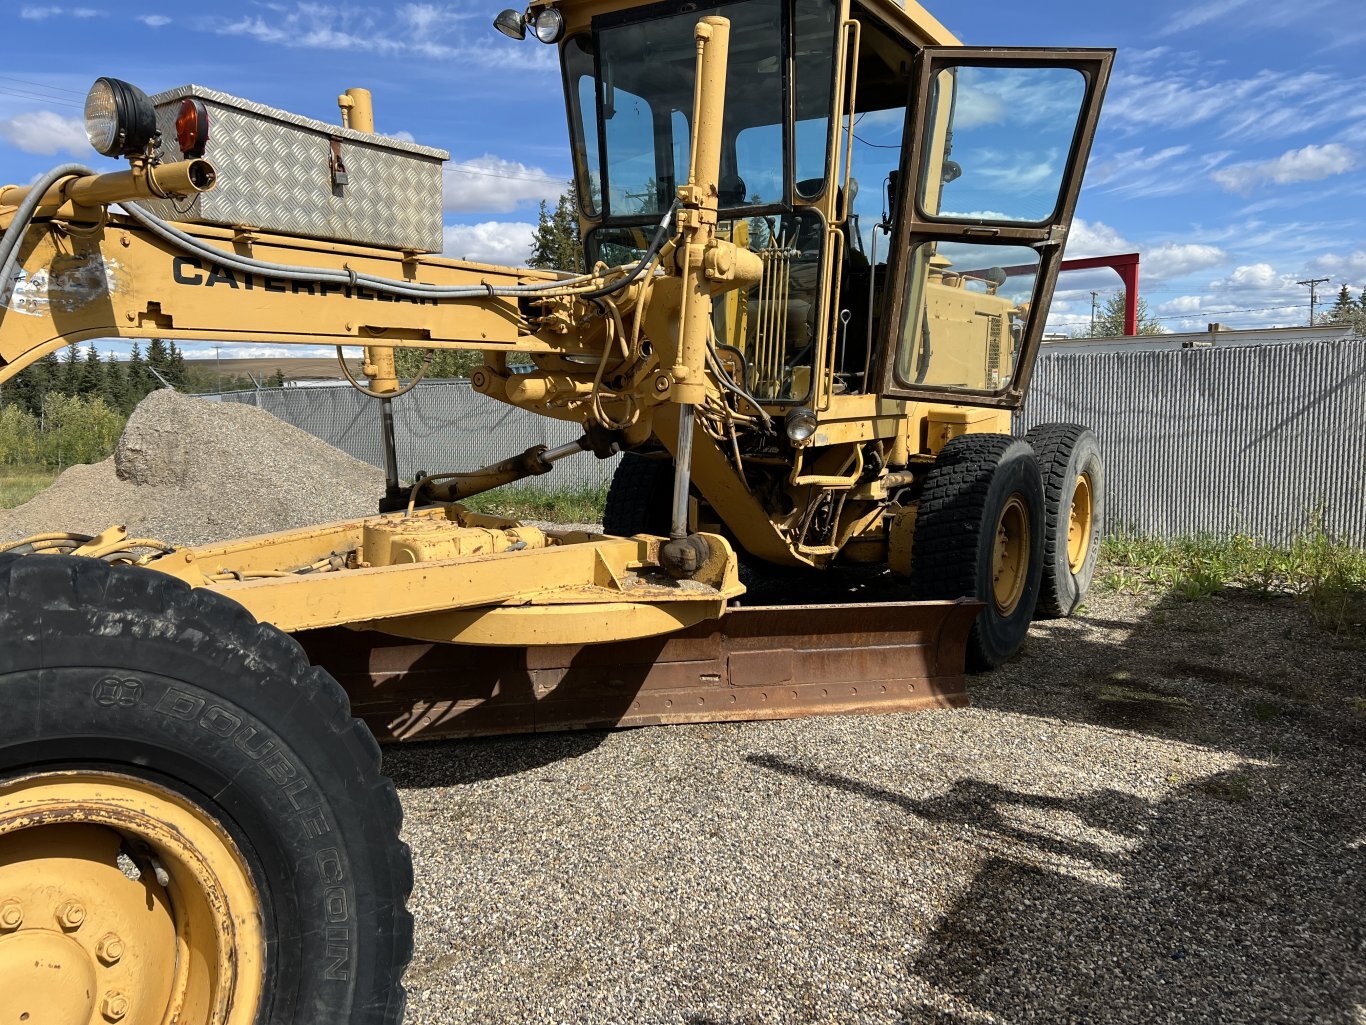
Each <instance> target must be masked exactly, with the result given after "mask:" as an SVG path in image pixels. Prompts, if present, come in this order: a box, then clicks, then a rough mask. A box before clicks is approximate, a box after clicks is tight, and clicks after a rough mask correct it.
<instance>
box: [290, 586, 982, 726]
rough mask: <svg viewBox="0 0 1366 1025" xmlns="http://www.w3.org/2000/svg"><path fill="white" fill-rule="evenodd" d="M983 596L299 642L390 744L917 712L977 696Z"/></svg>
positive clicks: (340, 634)
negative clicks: (559, 636)
mask: <svg viewBox="0 0 1366 1025" xmlns="http://www.w3.org/2000/svg"><path fill="white" fill-rule="evenodd" d="M981 607H982V606H981V603H980V602H975V601H967V600H963V601H957V602H879V603H875V604H840V605H785V606H754V607H749V608H732V609H729V610H728V611H727V612H726V614H725V615H724V616H723V617H722V618H721V619H719V620H712V621H710V622H706V623H701V624H698V625H697V626H695V627H692V628H690V629H687V630H682V631H679V632H678V633H674V634H669V635H667V636H664V637H654V638H647V639H643V640H633V641H621V642H614V643H608V644H594V645H579V646H557V647H532V648H525V647H522V648H517V647H474V646H468V645H456V644H431V643H427V642H420V641H410V640H405V639H403V638H398V637H392V636H389V635H387V634H381V633H375V632H372V631H365V632H357V631H352V630H347V629H345V628H341V627H334V628H329V629H326V630H311V631H305V632H302V633H299V634H296V637H297V639H298V640H299V641H300V643H302V644H303V646H304V648H305V650H306V651H307V652H308V655H309V658H310V659H312V660H313V661H314V662H315V663H316V664H318V665H320V666H322V667H323V668H325V669H326V670H327V671H328V672H330V673H331V674H332V675H333V676H335V677H336V678H337V679H338V680H339V681H341V684H342V686H343V687H345V688H346V690H347V693H348V694H349V695H350V697H351V705H352V710H353V712H354V714H355V715H357V716H359V717H360V718H362V719H364V720H365V722H366V723H367V724H368V725H369V726H370V728H371V729H372V730H373V731H374V732H375V735H376V736H377V737H378V738H379V739H380V740H381V741H403V740H434V739H438V738H442V737H460V736H479V735H486V734H497V733H531V732H537V731H549V730H574V729H599V728H610V727H614V726H645V725H654V724H663V723H700V722H722V721H739V720H750V719H789V718H797V717H800V716H807V715H839V714H852V713H871V712H905V711H913V710H917V709H925V708H944V707H953V706H959V705H964V704H966V703H967V692H966V689H965V686H964V679H963V656H964V647H965V644H966V642H967V636H968V631H969V630H970V628H971V627H972V623H973V620H974V619H975V618H976V616H977V612H978V610H979V609H980V608H981Z"/></svg>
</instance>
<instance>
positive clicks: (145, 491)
mask: <svg viewBox="0 0 1366 1025" xmlns="http://www.w3.org/2000/svg"><path fill="white" fill-rule="evenodd" d="M383 490H384V474H383V472H382V471H380V470H378V469H376V468H375V467H373V466H371V465H369V464H368V463H363V462H361V461H360V460H357V459H353V458H351V457H350V456H349V455H347V454H346V453H345V452H342V451H340V450H339V449H335V448H333V447H332V446H331V445H328V444H327V443H325V442H322V441H319V440H318V439H317V438H315V437H313V435H311V434H307V433H305V432H304V431H301V430H299V429H298V428H296V427H292V426H291V425H289V424H287V423H285V422H284V421H283V420H280V419H277V418H276V417H274V416H272V415H271V414H269V413H267V412H265V411H263V410H260V409H257V408H255V407H254V406H245V405H242V404H240V403H236V402H209V401H206V400H204V399H194V398H189V397H187V396H184V395H179V394H177V393H176V392H173V391H169V390H162V391H156V392H153V393H152V394H150V395H148V396H147V398H145V399H143V401H142V402H141V403H140V404H139V405H138V407H137V409H135V410H134V411H133V415H132V416H131V417H130V418H129V420H128V426H127V427H126V428H125V430H124V432H123V437H122V438H121V439H120V440H119V445H118V449H117V451H116V452H115V454H114V455H113V456H111V457H110V458H109V459H106V460H105V461H104V462H102V463H94V464H90V465H81V466H73V467H71V468H70V469H69V470H67V471H66V472H64V473H63V474H62V475H61V476H60V477H58V478H57V480H56V481H54V482H53V484H52V486H51V487H49V488H48V489H47V490H45V491H43V492H42V493H41V494H39V495H38V496H37V497H35V498H34V499H33V500H32V501H30V502H27V503H25V504H24V505H21V506H19V507H18V508H17V509H12V510H10V511H8V512H3V511H0V541H6V540H13V539H15V538H20V537H25V536H27V535H29V534H35V533H38V532H40V531H48V530H71V531H76V532H78V533H84V534H95V533H98V532H99V531H101V530H103V529H104V528H106V527H108V526H111V525H113V524H116V523H121V524H125V525H127V527H128V529H129V531H130V533H132V534H134V535H137V536H141V537H146V536H151V537H157V538H161V539H162V540H165V541H170V542H173V543H177V544H202V543H204V542H207V541H218V540H222V539H225V538H231V537H239V536H245V535H250V534H262V533H267V532H270V531H275V530H286V529H288V528H291V527H303V526H307V525H309V524H313V523H325V522H327V521H329V520H338V519H345V518H346V517H349V516H357V515H366V514H369V513H373V512H374V511H375V503H376V502H377V500H378V498H379V496H380V494H381V493H382V492H383Z"/></svg>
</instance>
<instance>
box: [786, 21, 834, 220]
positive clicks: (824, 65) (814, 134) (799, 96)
mask: <svg viewBox="0 0 1366 1025" xmlns="http://www.w3.org/2000/svg"><path fill="white" fill-rule="evenodd" d="M835 15H836V11H835V5H834V4H833V3H831V2H830V0H795V3H794V5H793V16H792V96H793V103H794V106H795V108H796V125H795V132H794V135H793V143H792V144H793V151H794V152H793V157H794V163H795V170H796V183H797V184H796V189H797V195H799V196H801V197H802V198H803V199H815V198H816V197H817V196H819V195H820V194H821V192H822V191H824V188H825V165H826V161H827V159H828V157H829V147H830V105H831V96H830V93H831V84H832V82H833V81H834V68H835V36H836V26H835V21H836V17H835Z"/></svg>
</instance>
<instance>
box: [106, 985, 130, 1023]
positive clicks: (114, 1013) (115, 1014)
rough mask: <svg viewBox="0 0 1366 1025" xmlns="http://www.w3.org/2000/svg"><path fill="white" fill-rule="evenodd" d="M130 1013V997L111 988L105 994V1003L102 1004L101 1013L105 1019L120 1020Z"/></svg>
mask: <svg viewBox="0 0 1366 1025" xmlns="http://www.w3.org/2000/svg"><path fill="white" fill-rule="evenodd" d="M127 1013H128V998H127V997H126V996H124V995H123V994H122V993H120V992H119V991H118V990H110V991H109V992H108V993H106V994H105V995H104V1003H103V1004H101V1005H100V1014H102V1015H104V1020H105V1021H118V1020H119V1019H120V1018H122V1017H123V1016H124V1015H125V1014H127Z"/></svg>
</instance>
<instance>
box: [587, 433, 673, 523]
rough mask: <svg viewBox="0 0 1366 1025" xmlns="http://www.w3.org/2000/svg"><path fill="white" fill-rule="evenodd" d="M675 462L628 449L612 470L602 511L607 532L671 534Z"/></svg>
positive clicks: (664, 457)
mask: <svg viewBox="0 0 1366 1025" xmlns="http://www.w3.org/2000/svg"><path fill="white" fill-rule="evenodd" d="M673 493H674V464H673V460H672V459H670V458H668V456H667V455H665V456H663V457H661V458H653V457H651V456H644V455H639V454H637V453H635V452H627V453H626V454H625V455H623V456H622V457H621V462H619V463H618V464H617V468H616V470H615V471H613V473H612V483H611V485H610V486H609V487H608V489H607V503H606V506H605V508H604V509H603V513H602V530H603V533H604V534H611V535H613V536H614V537H634V536H635V535H636V534H653V535H656V536H658V537H668V536H669V527H670V526H671V524H670V520H671V519H672V518H673Z"/></svg>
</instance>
